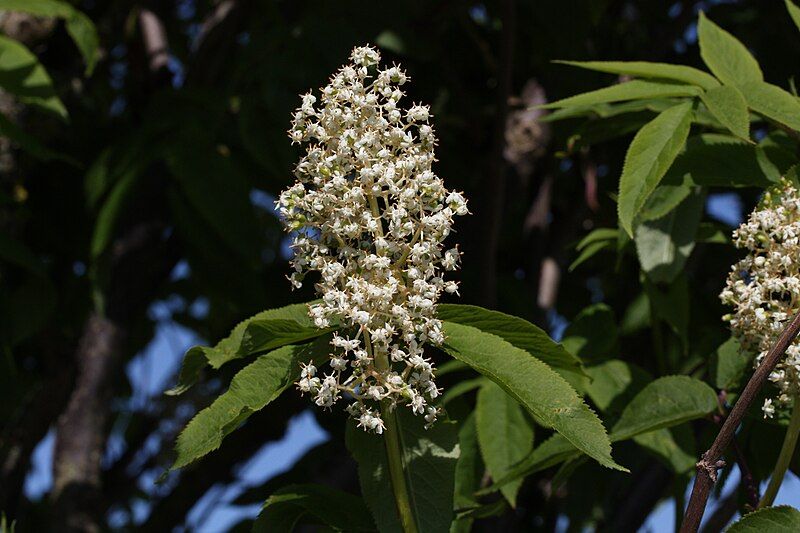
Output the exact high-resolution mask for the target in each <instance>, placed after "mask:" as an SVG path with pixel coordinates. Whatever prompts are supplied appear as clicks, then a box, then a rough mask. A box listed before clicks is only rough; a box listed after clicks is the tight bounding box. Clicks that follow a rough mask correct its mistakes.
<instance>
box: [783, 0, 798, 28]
mask: <svg viewBox="0 0 800 533" xmlns="http://www.w3.org/2000/svg"><path fill="white" fill-rule="evenodd" d="M786 10H787V11H789V16H790V17H792V21H793V22H794V25H795V26H797V29H798V30H800V7H797V6H796V5H795V3H794V2H792V0H786Z"/></svg>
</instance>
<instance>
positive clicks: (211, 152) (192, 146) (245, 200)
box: [166, 132, 262, 265]
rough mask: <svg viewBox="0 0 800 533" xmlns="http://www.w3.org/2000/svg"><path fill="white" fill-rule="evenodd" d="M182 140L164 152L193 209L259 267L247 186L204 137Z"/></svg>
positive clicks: (229, 161)
mask: <svg viewBox="0 0 800 533" xmlns="http://www.w3.org/2000/svg"><path fill="white" fill-rule="evenodd" d="M183 135H184V136H185V138H182V139H181V140H180V141H178V142H176V143H175V144H174V145H173V146H170V147H169V149H168V150H167V157H166V159H167V164H168V166H169V168H170V171H171V172H172V174H173V175H174V176H175V178H176V179H177V181H178V182H179V183H180V185H181V188H182V189H183V193H184V195H185V196H186V198H187V199H188V201H189V203H190V204H191V205H192V207H193V208H194V209H195V210H196V211H197V212H198V213H199V214H200V215H201V216H202V217H203V218H204V219H205V221H206V222H207V223H208V224H209V225H210V226H211V227H212V228H214V232H215V233H216V236H217V237H218V238H220V239H222V241H223V242H225V243H226V244H227V245H228V246H229V247H230V249H231V250H232V251H234V252H236V253H237V254H238V256H239V257H240V258H241V259H242V260H244V261H246V262H247V263H248V265H257V264H259V261H260V260H259V257H258V253H259V250H260V249H261V244H262V236H261V233H260V232H259V228H260V227H261V226H260V224H259V223H258V219H257V218H256V216H255V212H254V211H253V205H252V204H251V202H250V199H249V198H250V197H249V194H250V188H251V187H250V184H249V183H248V179H247V176H246V175H245V174H244V172H243V171H242V169H240V168H239V167H238V165H237V164H236V163H235V162H234V161H233V160H232V157H231V156H230V155H223V153H220V152H219V151H218V150H217V149H216V147H215V146H214V145H213V144H212V143H211V141H210V140H209V139H207V138H205V136H204V135H202V134H199V135H194V134H192V133H191V132H189V133H186V132H183Z"/></svg>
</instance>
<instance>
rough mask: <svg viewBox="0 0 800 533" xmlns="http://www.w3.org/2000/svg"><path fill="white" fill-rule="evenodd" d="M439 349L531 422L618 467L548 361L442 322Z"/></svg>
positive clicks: (593, 421) (592, 418) (595, 422)
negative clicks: (517, 406) (498, 390)
mask: <svg viewBox="0 0 800 533" xmlns="http://www.w3.org/2000/svg"><path fill="white" fill-rule="evenodd" d="M443 331H444V334H445V339H446V340H445V342H444V344H443V346H442V347H443V349H444V350H445V351H446V352H447V353H449V354H450V355H451V356H453V357H455V358H456V359H459V360H461V361H464V362H465V363H467V364H468V365H470V366H471V367H472V368H473V369H475V370H476V371H478V372H480V373H481V374H483V375H484V376H486V377H488V378H489V379H491V380H492V381H494V382H495V383H497V384H498V385H500V387H502V388H503V390H505V391H506V393H507V394H509V395H510V396H511V397H512V398H514V399H515V400H517V402H519V403H520V404H521V405H522V406H523V407H524V408H525V409H526V410H527V411H528V412H529V413H530V414H531V416H533V418H534V420H536V421H537V423H539V424H541V425H543V426H545V427H550V428H553V429H555V430H556V431H557V432H559V433H560V434H561V435H563V436H564V437H565V438H566V439H567V440H569V441H570V442H572V443H573V444H574V445H575V446H576V447H577V448H579V449H580V450H582V451H584V452H585V453H586V454H587V455H589V456H590V457H592V458H593V459H595V460H596V461H597V462H599V463H600V464H602V465H603V466H606V467H609V468H614V469H617V470H624V468H623V467H621V466H619V465H618V464H616V463H615V462H614V460H613V459H612V458H611V445H610V443H609V440H608V436H607V435H606V432H605V428H603V424H602V423H601V422H600V419H599V418H597V415H595V414H594V413H593V412H592V411H591V409H589V408H588V407H587V406H586V404H585V403H583V400H581V398H580V397H579V396H578V394H577V393H576V392H575V391H574V390H573V389H572V387H570V386H569V384H568V383H567V382H566V381H564V379H563V378H561V376H559V375H558V374H557V373H555V371H553V370H552V369H551V368H550V367H549V366H547V365H546V364H544V363H543V362H541V361H540V360H539V359H537V358H536V357H534V356H533V355H531V354H530V353H529V352H526V351H524V350H522V349H520V348H517V347H516V346H514V345H512V344H510V343H508V342H506V341H505V340H503V339H502V338H500V337H498V336H497V335H492V334H491V333H486V332H484V331H481V330H479V329H477V328H474V327H471V326H465V325H462V324H456V323H454V322H448V321H445V322H443Z"/></svg>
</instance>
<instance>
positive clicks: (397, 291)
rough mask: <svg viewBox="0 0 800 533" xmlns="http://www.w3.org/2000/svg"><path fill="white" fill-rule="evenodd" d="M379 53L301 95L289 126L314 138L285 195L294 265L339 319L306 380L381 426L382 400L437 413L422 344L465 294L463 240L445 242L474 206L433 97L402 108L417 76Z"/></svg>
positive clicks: (306, 387)
mask: <svg viewBox="0 0 800 533" xmlns="http://www.w3.org/2000/svg"><path fill="white" fill-rule="evenodd" d="M379 64H380V54H379V52H378V51H377V50H376V49H374V48H372V47H370V46H363V47H357V48H355V49H354V50H353V52H352V53H351V55H350V63H349V64H347V65H345V66H343V67H342V68H341V69H339V70H338V71H337V72H336V73H335V74H334V75H333V76H332V77H331V79H330V81H329V83H328V85H326V86H325V87H323V88H322V89H321V90H320V91H319V99H318V98H317V96H315V95H314V94H312V93H308V94H306V95H303V96H301V105H300V107H298V108H297V110H296V111H295V112H294V115H293V118H292V127H291V129H290V130H289V137H290V138H291V140H292V142H293V143H299V144H302V145H304V146H305V153H304V155H303V157H302V158H301V159H300V161H299V163H298V164H297V166H296V167H295V171H294V174H295V177H296V182H295V183H294V184H293V185H292V186H290V187H289V188H287V189H286V190H284V191H283V192H282V193H281V195H280V197H279V199H278V200H277V202H276V205H277V209H278V212H279V214H280V216H281V218H282V220H283V222H284V224H285V226H286V228H287V230H288V231H291V232H294V240H293V245H292V247H293V250H294V253H295V255H294V258H293V260H292V262H291V264H292V267H293V272H292V274H291V275H290V276H289V280H290V282H291V284H292V285H293V287H295V288H299V287H301V286H302V285H303V283H304V280H305V278H306V276H307V275H309V274H310V273H315V274H318V275H319V279H318V281H317V282H316V283H315V285H314V286H315V289H316V291H317V293H318V294H319V296H320V297H321V301H320V302H319V303H315V304H313V305H311V306H310V308H309V316H310V317H311V319H312V320H313V322H314V324H315V325H316V326H317V327H320V328H326V327H328V326H330V324H332V323H334V322H337V323H338V324H340V325H341V326H342V332H341V334H339V333H337V334H334V336H333V339H332V341H331V347H332V353H331V354H330V359H329V361H328V362H327V364H328V366H329V367H330V373H326V374H324V375H323V376H322V377H321V378H320V377H319V376H317V369H316V367H314V366H313V365H309V366H306V367H304V368H303V369H302V371H301V376H300V380H299V381H298V382H297V386H298V388H299V389H300V391H301V392H302V393H307V394H310V395H311V396H313V398H314V402H315V403H316V404H317V405H319V406H321V407H326V408H328V407H331V406H332V405H334V404H335V403H337V402H338V401H339V400H341V399H342V398H350V399H353V400H354V401H353V402H352V403H351V404H350V405H349V406H348V408H347V410H348V412H349V413H350V415H351V416H352V417H353V418H354V419H356V420H358V426H359V427H361V428H363V429H365V430H367V431H372V432H375V433H382V432H383V429H384V427H385V426H384V424H383V421H382V419H381V411H380V409H378V408H376V405H378V404H380V403H383V404H384V405H389V406H391V407H392V408H394V407H395V406H398V405H404V406H407V407H408V408H410V409H411V410H412V411H413V412H414V413H415V414H417V415H421V416H423V417H424V418H425V420H426V423H427V424H433V423H434V422H435V421H436V417H437V415H438V414H439V410H438V408H436V407H435V406H433V405H432V403H433V402H434V401H435V400H436V398H437V397H438V396H439V395H440V389H439V388H437V386H436V384H435V382H434V367H433V365H432V364H431V361H430V360H429V359H428V358H426V357H425V354H424V349H423V347H424V345H425V344H433V345H438V344H441V343H442V342H443V341H444V334H443V332H442V324H441V322H440V321H439V320H438V319H437V318H436V303H437V301H438V300H439V298H440V296H441V295H442V293H450V294H458V283H457V282H455V281H448V280H445V278H444V272H446V271H453V270H457V269H458V268H459V264H460V259H461V252H460V251H459V250H458V247H451V248H446V247H445V245H444V241H445V239H447V237H448V236H449V235H450V233H451V232H452V226H453V220H454V218H455V217H456V216H462V215H466V214H468V213H469V210H468V208H467V201H466V199H465V198H464V196H463V194H462V193H459V192H455V191H449V190H447V189H446V188H445V186H444V184H443V182H442V180H441V178H439V177H438V176H437V175H436V174H435V173H434V172H433V169H432V165H433V162H434V161H435V157H434V148H435V146H436V144H437V141H436V137H435V134H434V130H433V127H432V126H431V124H430V120H431V114H430V109H429V108H428V106H425V105H417V104H415V105H411V106H409V107H407V108H404V107H403V106H402V105H401V100H402V98H403V97H404V93H403V91H402V90H401V87H402V86H403V85H404V84H405V83H407V82H408V79H409V78H408V76H407V75H406V73H405V72H404V71H403V70H402V69H401V68H400V67H399V66H397V65H394V66H392V67H388V68H385V69H380V68H379Z"/></svg>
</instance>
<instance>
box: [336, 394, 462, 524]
mask: <svg viewBox="0 0 800 533" xmlns="http://www.w3.org/2000/svg"><path fill="white" fill-rule="evenodd" d="M395 412H396V414H397V417H398V423H399V427H400V429H401V435H400V442H401V444H402V446H403V449H402V454H403V458H402V459H403V465H404V471H405V474H406V484H407V486H408V491H409V498H410V500H411V507H412V511H413V513H414V518H415V520H416V522H417V530H418V531H419V532H420V533H438V532H446V531H448V530H449V529H450V524H451V522H452V519H453V490H454V486H455V470H456V462H457V461H458V457H459V446H458V432H457V429H456V425H455V424H454V423H452V422H445V421H439V422H437V423H436V424H434V425H433V427H431V428H430V429H427V430H426V429H425V428H424V424H425V422H424V420H422V417H419V416H414V415H413V414H411V413H410V412H409V410H408V409H405V408H400V409H397V410H396V411H395ZM383 439H384V437H382V436H380V435H375V434H371V433H366V432H364V431H362V430H361V429H359V428H356V425H355V423H354V422H353V420H350V421H348V424H347V434H346V442H347V448H348V449H349V450H350V453H352V454H353V457H355V459H356V461H357V462H358V479H359V483H360V485H361V494H362V495H363V497H364V501H365V502H366V504H367V506H368V507H369V509H370V511H371V512H372V516H373V518H374V519H375V523H376V524H377V525H378V530H379V531H381V532H382V533H394V532H398V533H401V532H402V528H401V525H400V520H399V518H398V516H397V508H396V506H395V499H394V494H393V493H392V485H391V481H390V479H389V465H388V463H387V461H386V450H385V447H384V440H383Z"/></svg>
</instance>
